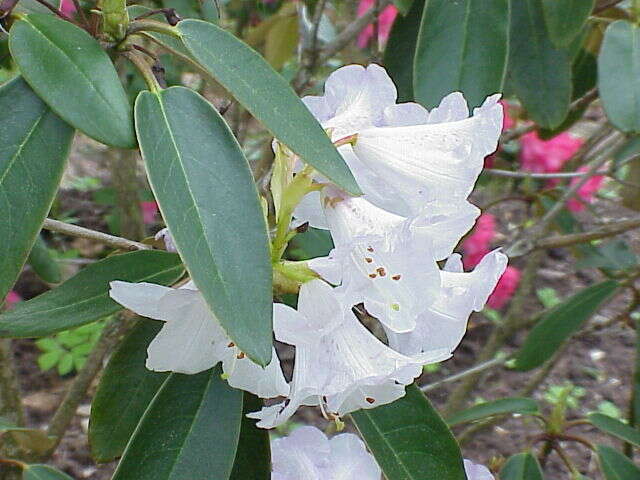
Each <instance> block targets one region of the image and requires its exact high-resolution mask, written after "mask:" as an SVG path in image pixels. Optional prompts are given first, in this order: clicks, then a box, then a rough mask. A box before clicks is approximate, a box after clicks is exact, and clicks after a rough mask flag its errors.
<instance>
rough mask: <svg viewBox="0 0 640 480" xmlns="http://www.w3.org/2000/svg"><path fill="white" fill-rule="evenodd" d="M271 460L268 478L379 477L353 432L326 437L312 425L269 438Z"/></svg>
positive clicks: (347, 479)
mask: <svg viewBox="0 0 640 480" xmlns="http://www.w3.org/2000/svg"><path fill="white" fill-rule="evenodd" d="M271 459H272V464H273V467H272V474H271V479H272V480H302V479H304V480H356V479H357V480H380V475H381V471H380V467H379V466H378V464H377V463H376V461H375V459H374V458H373V456H372V455H371V454H370V453H369V452H367V449H366V447H365V445H364V442H363V441H362V440H360V438H358V437H357V436H356V435H354V434H352V433H341V434H339V435H336V436H334V437H333V438H331V439H328V438H327V436H326V435H325V434H324V433H322V432H321V431H320V430H318V429H317V428H316V427H300V428H298V429H296V430H294V431H293V433H291V434H290V435H289V436H287V437H283V438H278V439H276V440H272V441H271ZM478 480H481V479H479V478H478Z"/></svg>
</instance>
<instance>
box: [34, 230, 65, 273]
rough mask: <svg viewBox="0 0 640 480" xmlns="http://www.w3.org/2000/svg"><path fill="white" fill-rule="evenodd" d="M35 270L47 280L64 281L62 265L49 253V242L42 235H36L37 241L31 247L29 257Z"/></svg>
mask: <svg viewBox="0 0 640 480" xmlns="http://www.w3.org/2000/svg"><path fill="white" fill-rule="evenodd" d="M27 261H28V262H29V265H31V268H33V271H34V272H36V274H37V275H38V276H39V277H40V278H41V279H42V280H44V281H45V282H49V283H60V282H61V281H62V271H61V270H60V265H58V262H56V261H55V260H54V258H53V257H52V256H51V254H50V253H49V249H48V248H47V244H46V243H44V240H43V239H42V237H41V236H37V237H36V242H35V243H34V244H33V247H32V248H31V253H29V258H28V259H27Z"/></svg>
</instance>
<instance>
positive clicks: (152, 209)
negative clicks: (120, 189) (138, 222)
mask: <svg viewBox="0 0 640 480" xmlns="http://www.w3.org/2000/svg"><path fill="white" fill-rule="evenodd" d="M140 210H142V222H143V223H144V224H146V225H149V224H151V223H156V215H157V214H158V204H157V203H156V202H140Z"/></svg>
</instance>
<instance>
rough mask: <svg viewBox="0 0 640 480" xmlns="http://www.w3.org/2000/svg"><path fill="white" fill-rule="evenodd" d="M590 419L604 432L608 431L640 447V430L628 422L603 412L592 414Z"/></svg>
mask: <svg viewBox="0 0 640 480" xmlns="http://www.w3.org/2000/svg"><path fill="white" fill-rule="evenodd" d="M589 421H590V422H591V423H592V424H593V425H595V426H596V427H598V428H599V429H600V430H602V431H603V432H607V433H609V434H611V435H613V436H615V437H618V438H620V439H622V440H624V441H625V442H628V443H631V444H633V445H635V446H636V447H640V431H639V430H636V429H635V428H633V427H630V426H629V425H627V424H626V423H622V422H621V421H620V420H618V419H616V418H613V417H610V416H608V415H603V414H602V413H592V414H590V415H589Z"/></svg>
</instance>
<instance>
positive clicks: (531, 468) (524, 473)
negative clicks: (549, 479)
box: [500, 453, 544, 480]
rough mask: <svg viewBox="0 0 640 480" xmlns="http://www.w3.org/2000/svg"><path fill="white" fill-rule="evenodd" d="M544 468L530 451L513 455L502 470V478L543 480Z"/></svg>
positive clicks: (505, 479) (503, 479)
mask: <svg viewBox="0 0 640 480" xmlns="http://www.w3.org/2000/svg"><path fill="white" fill-rule="evenodd" d="M543 479H544V475H543V473H542V468H540V464H539V463H538V460H537V459H536V457H534V456H533V455H531V454H530V453H518V454H517V455H512V456H511V457H509V459H508V460H507V463H505V464H504V466H503V467H502V470H500V480H543Z"/></svg>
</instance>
